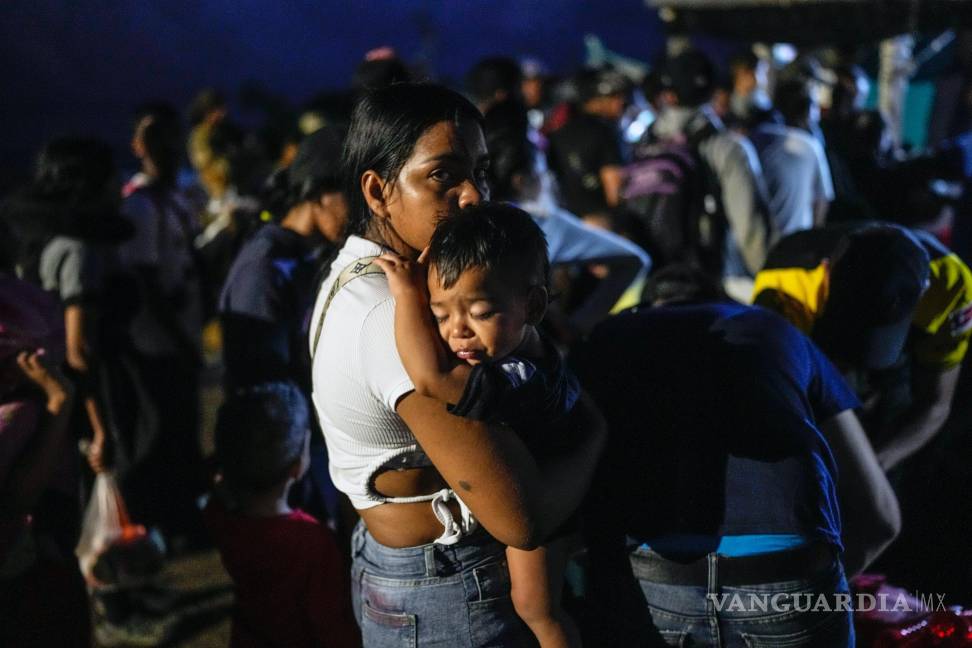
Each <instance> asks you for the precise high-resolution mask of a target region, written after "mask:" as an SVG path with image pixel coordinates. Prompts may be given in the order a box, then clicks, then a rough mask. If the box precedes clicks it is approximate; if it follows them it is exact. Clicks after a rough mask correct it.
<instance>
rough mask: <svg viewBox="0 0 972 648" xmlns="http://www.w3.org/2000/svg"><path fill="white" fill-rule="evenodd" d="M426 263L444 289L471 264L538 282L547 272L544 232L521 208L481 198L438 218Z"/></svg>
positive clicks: (547, 261)
mask: <svg viewBox="0 0 972 648" xmlns="http://www.w3.org/2000/svg"><path fill="white" fill-rule="evenodd" d="M428 263H429V265H430V266H432V267H434V268H435V271H436V274H437V275H438V279H439V282H440V283H441V285H442V286H443V287H444V288H451V287H452V286H454V285H455V283H456V281H458V280H459V276H460V275H461V274H462V273H463V272H465V271H466V270H469V269H470V268H482V269H483V270H485V271H487V272H488V271H492V270H496V269H499V270H502V271H504V272H508V273H512V274H513V276H514V277H516V276H521V277H523V279H524V281H526V282H528V283H529V284H530V285H535V284H537V283H539V284H540V285H542V286H546V285H547V277H548V275H549V274H550V261H549V260H548V258H547V238H546V237H545V236H544V234H543V230H541V229H540V227H538V226H537V224H536V223H534V222H533V218H531V217H530V215H529V214H527V213H526V212H525V211H523V210H522V209H519V208H518V207H514V206H513V205H509V204H505V203H490V202H483V203H480V204H478V205H472V206H470V207H466V208H464V209H462V210H460V211H459V213H458V214H456V215H455V216H452V217H450V218H445V219H443V220H441V221H440V222H439V224H438V225H436V228H435V232H434V233H433V234H432V240H431V241H430V242H429V256H428Z"/></svg>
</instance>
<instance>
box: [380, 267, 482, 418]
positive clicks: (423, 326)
mask: <svg viewBox="0 0 972 648" xmlns="http://www.w3.org/2000/svg"><path fill="white" fill-rule="evenodd" d="M375 263H377V264H378V265H379V266H380V267H381V269H382V270H384V271H385V276H386V277H388V288H389V290H390V291H391V294H392V296H393V297H394V298H395V343H396V344H397V346H398V355H399V356H401V358H402V364H403V365H405V371H407V372H408V376H409V378H411V379H412V383H413V384H414V385H415V391H417V392H418V393H419V394H421V395H423V396H428V397H430V398H435V399H436V400H440V401H443V402H445V403H458V402H459V399H460V398H461V397H462V393H463V391H465V389H466V382H467V381H468V380H469V374H470V372H471V371H472V369H471V367H470V366H469V365H467V364H465V363H456V362H450V361H449V358H448V356H447V355H446V352H445V348H444V347H443V346H442V340H441V339H440V337H439V332H438V331H437V330H436V327H435V324H434V322H433V321H432V317H431V311H430V310H429V294H428V287H427V285H426V276H425V268H424V267H423V266H422V265H421V264H419V263H416V262H414V261H410V260H408V259H406V258H404V257H401V256H398V255H395V254H391V253H385V254H383V255H382V256H380V257H378V258H377V259H375Z"/></svg>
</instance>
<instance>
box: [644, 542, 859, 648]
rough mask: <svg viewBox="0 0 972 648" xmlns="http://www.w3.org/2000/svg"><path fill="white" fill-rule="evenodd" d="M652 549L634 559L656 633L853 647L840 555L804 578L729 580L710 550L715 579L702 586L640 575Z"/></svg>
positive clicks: (669, 640) (691, 639) (751, 643)
mask: <svg viewBox="0 0 972 648" xmlns="http://www.w3.org/2000/svg"><path fill="white" fill-rule="evenodd" d="M648 552H650V550H649V549H639V550H637V551H635V552H634V553H632V554H631V566H632V569H633V571H634V576H635V578H637V579H638V582H639V584H640V585H641V590H642V592H644V595H645V599H646V600H647V603H648V613H649V616H650V617H651V618H650V620H651V624H652V625H653V626H654V629H653V630H652V633H653V634H654V633H655V632H657V635H656V636H655V638H656V639H657V638H658V637H659V636H660V638H661V640H662V643H663V645H669V646H711V647H713V648H715V647H719V648H737V647H738V648H765V647H776V648H782V647H784V646H785V647H786V648H797V647H803V646H806V647H808V648H816V647H824V646H826V647H827V648H853V646H854V628H853V624H852V616H851V615H852V613H851V612H850V611H849V606H850V597H849V594H848V592H849V590H848V587H847V579H846V578H845V577H844V570H843V567H842V566H841V564H840V561H839V560H837V559H835V560H834V562H833V565H832V566H831V567H830V568H829V569H827V570H823V571H822V572H820V573H818V574H815V575H814V576H813V577H811V578H807V579H804V580H794V581H784V582H776V583H757V584H752V585H741V586H735V587H729V586H722V585H720V584H719V573H718V559H717V556H716V554H709V555H708V556H707V560H708V563H709V564H708V579H707V580H708V585H707V586H705V587H702V586H689V585H668V584H661V583H655V582H651V581H648V580H645V579H644V578H642V577H640V576H639V560H643V558H642V556H644V555H645V554H646V553H648ZM821 595H822V598H821ZM840 595H846V598H845V597H842V596H840ZM821 601H823V602H821ZM845 606H846V607H845ZM815 607H816V611H815V610H814V608H815Z"/></svg>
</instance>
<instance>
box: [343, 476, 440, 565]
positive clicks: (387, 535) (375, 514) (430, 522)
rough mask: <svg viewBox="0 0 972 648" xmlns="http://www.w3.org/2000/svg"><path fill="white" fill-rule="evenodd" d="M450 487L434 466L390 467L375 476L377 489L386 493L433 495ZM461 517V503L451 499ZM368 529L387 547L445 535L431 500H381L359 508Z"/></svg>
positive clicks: (397, 495)
mask: <svg viewBox="0 0 972 648" xmlns="http://www.w3.org/2000/svg"><path fill="white" fill-rule="evenodd" d="M443 488H448V485H447V484H446V483H445V480H444V479H442V476H441V475H439V472H438V471H437V470H436V469H435V468H433V467H431V466H430V467H426V468H410V469H408V470H388V471H385V472H383V473H379V474H378V476H377V477H376V478H375V490H376V491H377V492H379V493H381V494H382V495H385V496H386V497H412V496H415V495H431V494H433V493H436V492H438V491H440V490H442V489H443ZM449 508H450V509H451V510H452V514H453V515H454V516H456V519H458V516H459V506H458V505H456V504H455V502H450V503H449ZM358 513H359V514H360V515H361V519H362V520H364V523H365V525H366V526H367V527H368V532H369V533H370V534H371V536H372V537H373V538H374V539H375V540H377V541H378V542H379V543H381V544H383V545H385V546H387V547H396V548H400V547H414V546H416V545H422V544H428V543H430V542H432V541H433V540H435V539H436V538H438V537H439V536H440V535H442V531H443V528H442V523H441V522H439V520H438V519H437V518H436V517H435V514H434V513H433V512H432V506H431V505H430V503H429V502H416V503H414V504H379V505H378V506H375V507H372V508H367V509H364V510H360V511H358Z"/></svg>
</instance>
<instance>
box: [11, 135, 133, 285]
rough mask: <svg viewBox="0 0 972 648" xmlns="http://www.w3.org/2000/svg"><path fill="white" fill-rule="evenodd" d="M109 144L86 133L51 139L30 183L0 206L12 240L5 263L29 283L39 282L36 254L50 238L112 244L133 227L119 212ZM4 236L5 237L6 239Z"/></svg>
mask: <svg viewBox="0 0 972 648" xmlns="http://www.w3.org/2000/svg"><path fill="white" fill-rule="evenodd" d="M115 180H116V170H115V165H114V161H113V155H112V152H111V148H109V146H108V145H107V144H105V143H104V142H102V141H100V140H97V139H92V138H86V137H62V138H58V139H54V140H51V141H50V142H48V143H47V144H46V145H45V146H44V147H43V148H42V149H41V151H40V153H39V154H38V156H37V165H36V167H35V171H34V179H33V182H31V184H30V185H29V186H27V187H25V188H23V189H22V190H19V191H17V192H15V193H13V194H12V195H10V196H8V197H7V199H6V200H4V201H3V202H2V204H0V218H3V219H4V220H5V221H7V225H8V227H9V231H10V234H11V236H10V240H5V241H4V247H5V250H6V256H7V257H8V258H7V261H8V263H9V262H13V263H15V264H16V265H17V266H18V272H20V273H21V274H22V276H23V277H25V278H27V279H28V280H30V281H39V275H38V272H39V264H40V255H41V253H42V251H43V249H44V247H45V246H46V245H47V243H48V242H50V239H51V237H53V236H59V235H60V236H70V237H73V238H77V239H81V240H84V241H91V242H95V241H97V242H100V243H108V244H116V243H120V242H121V241H123V240H125V239H127V238H129V237H131V235H132V234H133V233H134V226H133V225H132V223H131V222H130V221H128V220H127V219H125V218H124V217H122V216H120V215H119V214H118V204H119V200H120V192H119V191H118V187H117V186H116V183H115ZM4 238H6V237H4Z"/></svg>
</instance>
